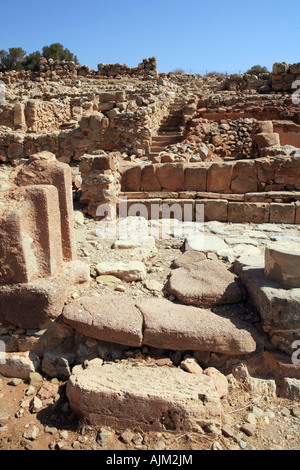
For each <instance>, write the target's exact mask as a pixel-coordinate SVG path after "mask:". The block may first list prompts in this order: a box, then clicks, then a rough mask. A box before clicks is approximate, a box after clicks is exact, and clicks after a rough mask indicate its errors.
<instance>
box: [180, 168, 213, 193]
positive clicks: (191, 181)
mask: <svg viewBox="0 0 300 470" xmlns="http://www.w3.org/2000/svg"><path fill="white" fill-rule="evenodd" d="M207 169H208V168H207V166H203V167H194V166H193V167H187V168H186V169H185V174H184V176H185V190H186V191H206V179H207Z"/></svg>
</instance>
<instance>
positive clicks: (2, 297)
mask: <svg viewBox="0 0 300 470" xmlns="http://www.w3.org/2000/svg"><path fill="white" fill-rule="evenodd" d="M89 280H90V266H89V265H88V264H84V263H81V262H78V261H74V262H70V263H65V264H64V268H63V269H62V270H61V272H60V273H59V274H56V275H55V276H51V277H47V278H45V279H38V280H36V281H33V282H29V283H19V284H14V285H2V286H0V322H2V323H9V324H12V325H16V326H18V327H19V328H24V329H34V328H39V329H42V328H45V327H46V326H48V325H49V324H50V323H51V321H53V320H55V318H57V317H58V316H59V315H61V313H62V310H63V307H64V303H65V301H66V300H67V298H68V296H70V295H71V293H72V291H73V290H74V286H75V285H76V284H82V283H84V282H89Z"/></svg>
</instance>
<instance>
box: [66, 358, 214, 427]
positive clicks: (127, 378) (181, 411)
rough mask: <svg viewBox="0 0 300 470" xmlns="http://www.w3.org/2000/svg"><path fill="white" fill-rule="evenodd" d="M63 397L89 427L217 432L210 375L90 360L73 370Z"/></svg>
mask: <svg viewBox="0 0 300 470" xmlns="http://www.w3.org/2000/svg"><path fill="white" fill-rule="evenodd" d="M170 384H172V386H171V387H170ZM67 397H68V400H69V402H70V406H71V408H72V409H73V410H75V411H76V412H77V414H78V415H79V416H81V417H84V418H86V419H87V421H88V422H90V423H91V424H92V425H97V426H111V427H114V428H116V429H135V430H140V431H168V432H170V431H173V432H185V431H195V432H203V431H202V430H204V429H205V430H206V431H208V430H209V431H210V432H211V433H217V434H218V433H220V428H221V404H220V397H219V395H218V393H217V391H216V389H215V386H214V384H213V381H212V379H211V378H210V377H207V376H205V375H202V374H189V373H187V372H184V371H183V370H181V369H176V368H169V367H157V368H153V367H147V365H137V367H134V368H133V367H131V366H129V365H126V364H104V365H102V366H101V365H99V364H97V363H96V361H95V362H94V361H91V363H90V365H89V367H88V368H87V369H85V370H83V369H82V367H81V366H77V367H75V368H74V369H73V374H72V376H71V377H70V379H69V382H68V384H67Z"/></svg>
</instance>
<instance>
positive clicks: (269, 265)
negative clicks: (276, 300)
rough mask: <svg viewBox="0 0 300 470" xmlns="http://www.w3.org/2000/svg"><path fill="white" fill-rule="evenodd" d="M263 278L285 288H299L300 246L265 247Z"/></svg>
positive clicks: (290, 244) (273, 245)
mask: <svg viewBox="0 0 300 470" xmlns="http://www.w3.org/2000/svg"><path fill="white" fill-rule="evenodd" d="M265 276H266V277H267V278H268V279H271V280H273V281H276V282H278V283H279V284H282V285H284V286H287V287H300V244H299V243H294V244H293V243H288V244H287V245H283V244H280V243H274V244H272V245H269V246H267V247H266V250H265Z"/></svg>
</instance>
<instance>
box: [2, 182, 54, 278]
mask: <svg viewBox="0 0 300 470" xmlns="http://www.w3.org/2000/svg"><path fill="white" fill-rule="evenodd" d="M0 217H1V220H0V259H1V271H0V284H14V283H26V282H31V281H34V280H36V279H41V278H43V277H47V276H51V275H54V274H56V273H57V272H58V270H59V269H60V267H61V266H62V263H63V254H62V240H61V231H60V227H61V219H60V211H59V202H58V192H57V189H56V188H55V187H54V186H43V185H36V186H27V187H26V188H22V189H17V190H15V191H11V192H8V193H4V194H3V195H2V197H1V200H0Z"/></svg>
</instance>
